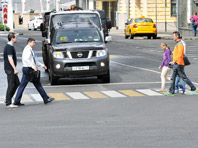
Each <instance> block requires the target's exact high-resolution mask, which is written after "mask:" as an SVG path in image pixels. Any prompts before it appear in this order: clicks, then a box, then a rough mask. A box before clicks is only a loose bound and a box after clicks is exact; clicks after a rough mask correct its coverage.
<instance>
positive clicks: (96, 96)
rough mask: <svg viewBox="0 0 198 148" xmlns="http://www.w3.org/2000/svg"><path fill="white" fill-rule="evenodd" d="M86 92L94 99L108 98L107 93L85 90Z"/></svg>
mask: <svg viewBox="0 0 198 148" xmlns="http://www.w3.org/2000/svg"><path fill="white" fill-rule="evenodd" d="M84 94H86V95H87V96H89V97H90V98H93V99H100V98H107V97H106V96H105V95H103V94H101V93H100V92H97V91H89V92H84Z"/></svg>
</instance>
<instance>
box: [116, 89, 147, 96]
mask: <svg viewBox="0 0 198 148" xmlns="http://www.w3.org/2000/svg"><path fill="white" fill-rule="evenodd" d="M119 92H121V93H123V94H124V95H127V96H129V97H135V96H144V95H143V94H140V93H138V92H136V91H134V90H119Z"/></svg>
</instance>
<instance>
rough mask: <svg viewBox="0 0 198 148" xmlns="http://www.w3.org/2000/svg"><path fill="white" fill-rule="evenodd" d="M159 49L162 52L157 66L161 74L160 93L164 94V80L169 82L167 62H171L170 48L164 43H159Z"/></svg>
mask: <svg viewBox="0 0 198 148" xmlns="http://www.w3.org/2000/svg"><path fill="white" fill-rule="evenodd" d="M160 46H161V48H162V49H163V50H164V53H163V60H162V63H161V65H160V66H159V69H160V70H161V71H162V72H161V89H160V90H159V91H160V92H164V91H165V88H166V80H170V78H169V77H168V72H169V71H170V68H169V67H168V64H169V62H170V61H171V50H170V47H168V45H167V44H166V43H161V45H160Z"/></svg>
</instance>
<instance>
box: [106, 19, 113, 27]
mask: <svg viewBox="0 0 198 148" xmlns="http://www.w3.org/2000/svg"><path fill="white" fill-rule="evenodd" d="M107 28H108V29H111V28H112V25H111V21H109V20H108V21H107Z"/></svg>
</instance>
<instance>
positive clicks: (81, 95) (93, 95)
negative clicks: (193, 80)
mask: <svg viewBox="0 0 198 148" xmlns="http://www.w3.org/2000/svg"><path fill="white" fill-rule="evenodd" d="M166 91H167V92H168V90H166ZM197 94H198V93H196V95H197ZM48 95H49V96H50V97H53V98H55V100H56V101H60V100H65V101H69V100H88V99H111V98H127V97H143V96H153V97H154V96H164V95H163V93H161V92H158V91H157V89H135V90H130V89H129V90H106V91H86V92H65V93H48ZM176 95H182V94H176ZM185 95H190V90H188V89H186V92H185ZM4 100H5V96H0V104H4ZM42 101H43V99H42V97H41V96H40V94H38V93H37V94H24V95H23V97H22V102H23V103H26V102H42Z"/></svg>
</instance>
